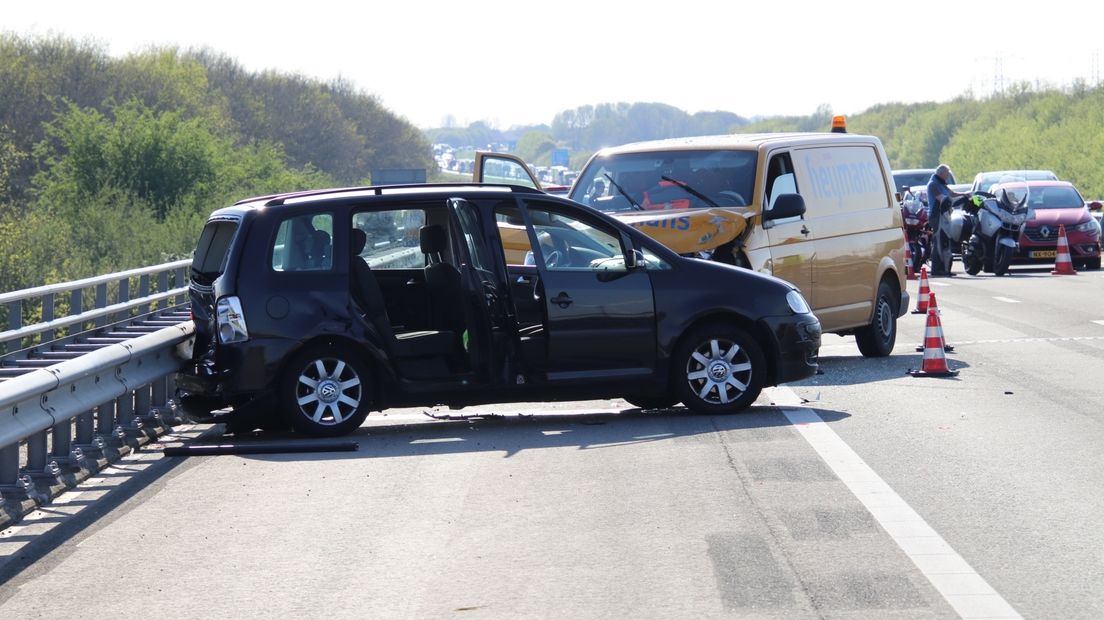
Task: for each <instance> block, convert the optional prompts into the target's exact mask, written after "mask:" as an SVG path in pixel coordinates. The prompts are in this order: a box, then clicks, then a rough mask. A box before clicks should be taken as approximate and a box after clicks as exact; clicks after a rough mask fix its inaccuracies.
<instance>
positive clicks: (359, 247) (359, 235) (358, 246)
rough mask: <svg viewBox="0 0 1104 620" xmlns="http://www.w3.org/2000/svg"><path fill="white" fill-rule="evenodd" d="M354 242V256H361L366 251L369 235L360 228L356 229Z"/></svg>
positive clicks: (353, 237) (354, 230)
mask: <svg viewBox="0 0 1104 620" xmlns="http://www.w3.org/2000/svg"><path fill="white" fill-rule="evenodd" d="M352 241H353V243H352V250H353V256H359V255H360V253H361V252H363V251H364V246H365V244H367V243H368V234H367V233H365V232H364V231H363V230H361V229H359V228H354V229H353V235H352Z"/></svg>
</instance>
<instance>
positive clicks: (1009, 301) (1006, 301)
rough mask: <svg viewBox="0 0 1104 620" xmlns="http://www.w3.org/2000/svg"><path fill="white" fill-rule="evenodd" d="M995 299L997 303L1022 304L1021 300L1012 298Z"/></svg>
mask: <svg viewBox="0 0 1104 620" xmlns="http://www.w3.org/2000/svg"><path fill="white" fill-rule="evenodd" d="M993 299H996V300H997V301H1003V302H1004V303H1006V304H1018V303H1020V300H1018V299H1012V298H1011V297H994V298H993Z"/></svg>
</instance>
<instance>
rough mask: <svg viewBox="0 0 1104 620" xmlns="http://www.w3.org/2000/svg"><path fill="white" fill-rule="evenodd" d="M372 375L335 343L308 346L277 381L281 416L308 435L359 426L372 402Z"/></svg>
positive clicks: (332, 433) (326, 434)
mask: <svg viewBox="0 0 1104 620" xmlns="http://www.w3.org/2000/svg"><path fill="white" fill-rule="evenodd" d="M372 387H373V386H372V376H371V373H370V372H369V370H368V367H367V366H366V365H365V364H364V363H363V362H361V361H360V360H359V359H358V358H356V357H354V356H352V355H349V354H347V353H345V352H343V351H339V350H338V349H337V348H336V347H332V346H324V347H311V348H309V349H306V350H304V351H302V352H300V353H299V354H297V355H296V356H295V357H294V358H293V359H292V360H291V362H290V363H289V364H288V366H287V369H286V370H285V372H284V376H283V380H282V381H281V385H280V406H281V409H282V411H283V414H284V419H286V420H287V422H288V424H290V425H291V426H292V428H294V429H295V430H296V431H298V432H300V433H302V434H304V435H308V436H311V437H336V436H339V435H345V434H348V433H351V432H352V431H354V430H356V429H357V428H359V427H360V425H361V424H362V423H363V422H364V418H366V417H367V416H368V411H369V409H370V405H371V403H372V394H373V391H372Z"/></svg>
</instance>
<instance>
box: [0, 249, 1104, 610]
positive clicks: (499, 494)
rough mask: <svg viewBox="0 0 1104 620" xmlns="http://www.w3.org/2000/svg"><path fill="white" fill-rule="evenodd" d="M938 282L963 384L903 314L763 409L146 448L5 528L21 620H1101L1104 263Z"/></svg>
mask: <svg viewBox="0 0 1104 620" xmlns="http://www.w3.org/2000/svg"><path fill="white" fill-rule="evenodd" d="M932 288H933V290H934V291H935V293H936V295H937V297H938V300H939V306H940V308H941V311H942V324H943V331H944V335H945V336H946V338H947V340H948V341H949V343H950V344H953V345H955V346H956V349H955V351H954V352H953V353H950V354H948V356H947V357H948V359H949V363H950V365H951V367H952V368H956V369H958V370H959V371H960V374H959V375H958V377H955V378H949V379H936V378H913V377H910V376H907V375H906V374H905V371H906V370H907V369H908V368H916V367H918V366H919V365H920V361H921V354H919V353H916V352H915V351H914V347H915V345H917V344H919V343H920V341H921V340H922V337H923V334H924V317H922V316H919V315H907V316H906V317H905V318H904V319H902V321H901V323H900V333H899V338H898V345H897V348H896V350H895V352H894V355H893V356H891V357H889V358H886V359H882V360H866V359H862V358H860V357H859V356H858V352H857V350H856V348H855V346H854V342H853V339H851V338H843V337H836V336H828V337H826V338H825V343H824V347H823V348H822V350H821V355H822V367H823V370H824V374H823V375H819V376H817V377H814V378H812V379H810V380H807V381H804V382H801V383H798V384H792V385H790V386H785V387H783V388H781V389H776V390H770V391H768V392H765V393H764V395H763V397H762V398H761V399H760V400H759V401H758V402H757V403H756V405H755V406H754V407H753V408H752V409H751V411H750V412H748V413H747V414H744V415H737V416H727V417H708V416H696V415H691V414H689V413H687V412H685V411H682V410H679V409H675V410H671V411H664V412H639V411H637V410H633V409H631V408H630V407H629V406H628V405H627V404H626V403H624V402H623V401H612V402H606V401H602V402H595V401H590V402H585V403H566V404H555V405H547V404H525V405H510V406H500V407H478V408H471V409H465V410H461V411H448V410H432V411H430V412H429V413H432V414H434V415H438V416H439V417H446V416H451V417H452V418H453V419H434V418H431V417H429V416H427V415H425V414H423V413H422V412H421V411H420V410H395V411H388V412H386V415H378V416H377V415H373V416H370V417H369V421H368V422H367V423H366V424H365V426H364V427H363V428H362V429H360V430H359V431H358V432H357V433H355V434H354V435H353V438H354V439H356V440H357V441H359V443H360V448H359V450H358V451H357V452H352V453H329V454H325V453H315V454H294V455H258V456H218V457H193V458H187V459H182V458H164V457H162V456H161V455H160V453H159V452H158V451H157V450H156V449H152V450H146V451H144V452H143V453H140V454H138V455H136V456H133V457H130V458H128V459H127V460H126V461H124V462H122V463H120V464H119V465H118V466H117V467H115V468H113V469H112V470H109V471H107V472H103V473H102V474H101V475H100V476H98V477H97V478H95V479H92V480H90V481H88V482H87V483H86V484H85V485H84V486H82V487H81V489H79V491H77V492H74V493H69V494H66V495H64V496H62V498H59V500H58V501H56V502H55V503H54V504H52V505H50V506H47V507H45V508H44V509H43V510H41V511H39V512H38V513H36V514H35V515H33V516H32V517H31V518H29V519H27V520H25V521H24V522H23V523H21V524H20V525H18V526H16V527H15V528H11V529H9V530H7V531H5V532H2V533H0V583H2V585H0V614H2V616H3V617H45V618H50V617H57V618H61V617H77V616H82V615H87V614H88V613H90V612H95V614H96V615H107V614H134V613H141V614H143V615H146V614H150V615H152V614H154V613H156V614H157V615H158V616H161V617H167V618H185V617H187V618H194V617H213V616H233V617H242V618H252V617H273V616H276V615H280V616H287V615H294V616H297V617H299V616H304V617H316V616H322V615H326V616H332V617H358V618H362V617H419V618H423V617H432V618H437V617H472V618H477V617H556V618H562V617H572V618H574V617H579V618H583V617H634V618H636V617H639V618H671V617H694V618H698V617H732V616H736V617H759V618H820V617H831V618H836V617H840V618H844V617H846V618H953V617H967V618H980V617H1015V616H1016V615H1022V616H1023V617H1034V618H1057V617H1061V618H1099V617H1104V585H1102V584H1104V535H1102V534H1101V532H1102V531H1104V516H1102V515H1104V511H1102V507H1104V506H1102V504H1104V502H1102V500H1104V468H1102V467H1101V464H1102V459H1104V457H1102V456H1101V455H1104V432H1102V431H1104V426H1102V422H1104V413H1102V412H1101V406H1100V404H1101V402H1102V398H1101V396H1102V392H1104V390H1102V389H1101V387H1100V381H1101V371H1102V369H1104V364H1102V360H1104V307H1101V299H1104V296H1102V292H1104V273H1101V272H1083V273H1081V274H1079V275H1077V276H1073V277H1064V278H1063V277H1051V276H1050V275H1049V270H1026V269H1022V268H1016V269H1015V270H1014V272H1013V275H1012V276H1010V277H1004V278H995V277H991V276H990V277H977V278H971V277H969V276H964V275H963V276H959V277H956V278H944V279H939V280H933V281H932ZM911 292H912V293H913V294H914V299H915V292H916V286H915V283H911ZM201 430H202V429H198V428H197V429H188V428H185V429H181V433H182V434H185V435H194V434H195V433H197V432H199V431H201ZM257 440H264V438H263V437H262V438H258V439H257Z"/></svg>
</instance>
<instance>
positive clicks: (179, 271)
mask: <svg viewBox="0 0 1104 620" xmlns="http://www.w3.org/2000/svg"><path fill="white" fill-rule="evenodd" d="M173 273H175V274H176V280H175V284H176V288H181V287H183V286H187V284H186V283H187V280H185V279H184V268H183V267H177V268H176V271H174V272H173ZM187 301H188V296H187V295H185V294H183V293H181V294H179V295H177V296H176V299H175V301H174V302H173V305H176V306H179V305H180V304H183V303H187Z"/></svg>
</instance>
